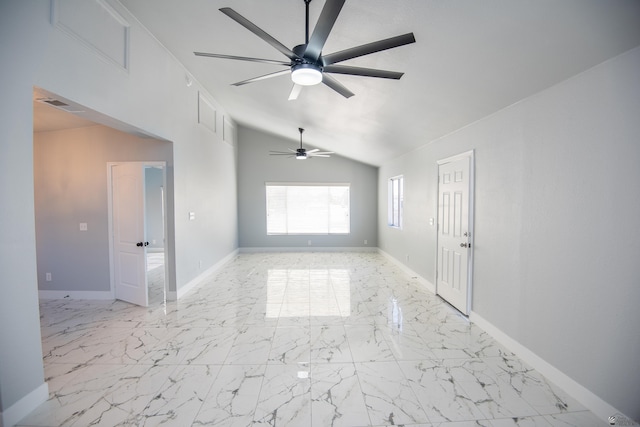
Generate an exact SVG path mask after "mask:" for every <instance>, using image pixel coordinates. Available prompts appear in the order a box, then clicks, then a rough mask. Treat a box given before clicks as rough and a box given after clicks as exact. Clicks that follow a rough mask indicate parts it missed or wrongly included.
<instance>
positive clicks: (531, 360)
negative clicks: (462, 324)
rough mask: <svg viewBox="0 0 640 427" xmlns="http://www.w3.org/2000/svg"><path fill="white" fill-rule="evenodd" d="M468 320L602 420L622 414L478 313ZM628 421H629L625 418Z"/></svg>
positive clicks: (473, 313) (470, 316) (472, 314)
mask: <svg viewBox="0 0 640 427" xmlns="http://www.w3.org/2000/svg"><path fill="white" fill-rule="evenodd" d="M469 320H470V321H471V322H473V323H475V324H476V325H477V326H479V327H480V328H481V329H482V330H484V331H485V332H486V333H488V334H489V335H491V336H492V337H493V338H495V340H496V341H498V342H499V343H500V344H502V345H503V346H505V347H506V348H507V349H509V350H510V351H512V352H514V353H515V354H516V356H518V357H519V358H520V359H522V360H524V361H525V362H526V363H528V364H529V365H531V367H533V368H534V369H535V370H536V371H538V372H540V373H541V374H542V375H544V376H545V377H546V378H548V379H549V380H550V381H551V382H552V383H554V384H556V385H557V386H558V387H560V388H561V389H563V390H564V391H565V392H567V393H568V394H569V395H570V396H571V397H573V398H574V399H576V400H577V401H578V402H580V403H581V404H582V405H583V406H584V407H586V408H587V409H588V410H590V411H591V412H593V413H594V414H595V415H597V416H598V417H600V418H601V419H603V420H604V421H607V422H608V420H609V417H610V416H612V415H616V414H617V415H622V412H620V411H618V410H617V409H616V408H614V407H613V406H611V405H610V404H608V403H607V402H605V401H604V400H602V399H601V398H600V397H598V396H596V395H595V394H594V393H593V392H592V391H590V390H588V389H587V388H585V387H584V386H582V385H581V384H579V383H578V382H576V381H575V380H573V379H572V378H570V377H569V376H568V375H566V374H565V373H563V372H561V371H560V370H559V369H558V368H556V367H555V366H553V365H551V364H550V363H549V362H547V361H546V360H544V359H543V358H541V357H540V356H538V355H537V354H535V353H534V352H533V351H531V350H529V349H528V348H527V347H525V346H524V345H522V344H520V343H519V342H518V341H516V340H514V339H513V338H511V337H510V336H508V335H507V334H505V333H504V332H502V331H501V330H500V329H498V328H497V327H496V326H494V325H493V324H492V323H491V322H489V321H487V320H486V319H484V318H483V317H482V316H480V315H479V314H478V313H476V312H474V311H471V314H470V315H469ZM627 418H628V419H631V418H629V417H627Z"/></svg>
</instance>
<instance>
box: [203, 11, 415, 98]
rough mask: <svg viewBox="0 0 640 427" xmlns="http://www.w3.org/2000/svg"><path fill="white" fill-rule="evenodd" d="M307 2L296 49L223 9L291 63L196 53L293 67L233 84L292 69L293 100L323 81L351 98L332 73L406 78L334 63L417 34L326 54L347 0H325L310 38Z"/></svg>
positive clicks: (403, 41) (395, 44)
mask: <svg viewBox="0 0 640 427" xmlns="http://www.w3.org/2000/svg"><path fill="white" fill-rule="evenodd" d="M303 1H304V3H305V11H306V21H305V43H304V44H301V45H298V46H295V47H294V48H293V49H289V48H288V47H286V46H285V45H283V44H282V43H280V42H279V41H278V40H276V39H275V38H273V37H272V36H271V35H269V34H268V33H267V32H265V31H264V30H262V29H261V28H259V27H258V26H257V25H255V24H254V23H253V22H251V21H249V20H248V19H247V18H245V17H244V16H242V15H240V14H239V13H238V12H236V11H235V10H233V9H231V8H230V7H223V8H221V9H220V12H222V13H224V14H225V15H227V16H228V17H229V18H231V19H233V20H234V21H236V22H237V23H238V24H240V25H242V26H243V27H245V28H246V29H247V30H249V31H251V32H252V33H253V34H255V35H256V36H258V37H259V38H260V39H262V40H263V41H265V42H266V43H268V44H269V45H271V46H272V47H273V48H275V49H276V50H278V51H279V52H280V53H282V54H283V55H284V56H286V57H287V58H288V60H289V62H286V61H282V60H280V61H278V60H273V59H261V58H250V57H246V56H234V55H224V54H216V53H205V52H194V54H195V55H196V56H205V57H209V58H221V59H234V60H239V61H249V62H260V63H264V64H274V65H280V66H286V67H289V69H290V70H283V71H278V72H275V73H269V74H265V75H263V76H259V77H255V78H252V79H248V80H243V81H241V82H238V83H233V85H234V86H241V85H245V84H247V83H254V82H257V81H260V80H266V79H270V78H273V77H278V76H281V75H284V74H287V73H289V72H290V73H291V80H292V81H293V83H294V87H293V90H292V91H291V94H290V95H289V100H294V99H297V97H298V95H299V93H300V86H313V85H317V84H319V83H324V84H325V85H326V86H328V87H329V88H331V89H333V90H334V91H336V92H338V93H339V94H340V95H342V96H344V97H345V98H349V97H351V96H353V95H354V94H353V92H351V91H350V90H349V89H347V88H346V87H344V86H343V85H342V84H341V83H340V82H338V81H337V80H336V79H334V78H333V77H332V76H330V75H329V73H335V74H348V75H352V76H365V77H377V78H382V79H394V80H399V79H400V78H401V77H402V75H403V73H400V72H395V71H387V70H377V69H373V68H364V67H353V66H348V65H334V64H337V63H338V62H342V61H346V60H348V59H353V58H357V57H360V56H365V55H369V54H372V53H375V52H381V51H383V50H388V49H393V48H396V47H400V46H404V45H407V44H410V43H415V41H416V39H415V37H414V36H413V33H407V34H403V35H400V36H395V37H391V38H388V39H384V40H379V41H376V42H372V43H367V44H363V45H361V46H356V47H352V48H349V49H345V50H342V51H340V52H334V53H331V54H327V55H323V54H322V49H323V48H324V44H325V42H326V41H327V39H328V37H329V34H330V33H331V30H332V29H333V26H334V24H335V22H336V20H337V19H338V15H339V14H340V11H341V10H342V7H343V6H344V4H345V0H326V1H325V4H324V7H323V8H322V12H321V13H320V17H319V18H318V22H316V26H315V28H314V30H313V33H312V34H311V37H309V4H310V3H311V0H303Z"/></svg>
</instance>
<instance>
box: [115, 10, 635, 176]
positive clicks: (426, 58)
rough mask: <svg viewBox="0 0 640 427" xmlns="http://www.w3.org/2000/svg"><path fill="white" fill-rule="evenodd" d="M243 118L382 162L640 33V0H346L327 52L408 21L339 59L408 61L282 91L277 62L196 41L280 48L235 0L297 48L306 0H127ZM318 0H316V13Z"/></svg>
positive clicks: (258, 49) (271, 53) (252, 50)
mask: <svg viewBox="0 0 640 427" xmlns="http://www.w3.org/2000/svg"><path fill="white" fill-rule="evenodd" d="M120 1H121V3H122V4H123V5H124V6H125V7H127V8H128V9H129V10H130V11H131V13H133V15H135V16H136V17H137V18H138V19H139V21H140V22H141V23H142V24H143V25H144V26H145V27H147V28H148V29H149V31H150V32H151V33H152V34H153V35H154V36H155V37H156V38H157V39H158V40H159V41H160V42H161V43H162V44H164V45H165V46H166V47H167V49H169V50H170V51H171V52H172V54H173V55H174V56H175V57H176V58H177V59H178V60H179V61H180V62H182V63H183V64H184V65H185V67H186V68H187V70H188V71H189V73H190V74H192V75H193V77H194V78H195V79H196V80H198V81H199V82H200V83H201V84H202V85H203V86H204V87H205V88H207V90H209V91H210V92H211V94H212V95H213V96H214V97H215V99H216V100H217V101H218V102H220V103H221V104H222V105H223V106H224V108H225V109H226V110H227V111H228V112H229V114H231V116H232V117H233V118H234V119H235V120H236V121H238V122H239V123H241V124H243V125H246V126H250V127H254V128H257V129H262V130H264V131H267V132H270V133H274V134H276V135H281V136H282V137H284V138H288V139H291V140H292V141H297V139H298V127H303V128H305V129H306V132H305V134H304V140H305V143H308V144H309V145H313V146H316V147H319V148H321V149H325V150H331V151H336V152H337V153H339V154H341V155H344V156H347V157H351V158H354V159H357V160H360V161H363V162H365V163H369V164H373V165H380V164H381V163H382V162H384V161H385V160H386V159H389V158H393V157H397V156H399V155H402V154H404V153H406V152H408V151H411V150H412V149H414V148H417V147H419V146H421V145H424V144H426V143H428V142H430V141H432V140H434V139H437V138H439V137H441V136H443V135H446V134H448V133H450V132H453V131H455V130H456V129H459V128H461V127H464V126H465V125H468V124H469V123H472V122H474V121H476V120H478V119H481V118H483V117H486V116H488V115H490V114H492V113H494V112H495V111H498V110H500V109H502V108H504V107H506V106H508V105H511V104H513V103H515V102H517V101H519V100H521V99H523V98H526V97H528V96H530V95H533V94H535V93H537V92H539V91H541V90H543V89H545V88H547V87H549V86H552V85H554V84H556V83H558V82H560V81H562V80H565V79H567V78H569V77H571V76H573V75H575V74H578V73H579V72H581V71H583V70H585V69H588V68H590V67H592V66H594V65H596V64H598V63H600V62H602V61H604V60H606V59H608V58H611V57H613V56H615V55H618V54H620V53H622V52H624V51H626V50H629V49H631V48H633V47H635V46H638V45H640V0H535V1H533V0H482V1H478V0H437V1H436V0H347V1H346V4H345V6H344V7H343V9H342V12H341V14H340V16H339V17H338V20H337V22H336V25H335V26H334V28H333V30H332V32H331V34H330V36H329V39H328V41H327V43H326V45H325V47H324V50H323V53H325V54H327V53H332V52H335V51H339V50H343V49H346V48H350V47H353V46H357V45H361V44H364V43H368V42H371V41H376V40H380V39H384V38H388V37H392V36H395V35H400V34H404V33H407V32H413V33H414V34H415V37H416V40H417V42H416V43H414V44H411V45H407V46H403V47H399V48H396V49H391V50H388V51H384V52H379V53H375V54H372V55H369V56H366V57H362V58H357V59H354V60H350V61H345V62H344V63H341V64H343V65H357V66H364V67H372V68H380V69H388V70H393V71H402V72H405V75H404V77H403V78H402V79H401V80H399V81H395V80H386V79H375V78H369V77H354V76H344V75H334V76H335V77H336V79H337V80H338V81H340V82H341V83H342V84H344V85H345V86H347V87H348V88H349V89H350V90H351V91H352V92H354V93H355V96H353V97H351V98H349V99H346V98H343V97H342V96H340V95H339V94H337V93H336V92H334V91H332V90H331V89H329V88H328V87H327V86H325V85H318V86H313V87H308V88H305V89H304V90H303V92H302V94H301V95H300V96H299V98H298V100H296V101H288V100H287V98H288V95H289V92H290V90H291V85H292V84H291V81H290V78H289V77H288V76H281V77H277V78H273V79H270V80H265V81H260V82H255V83H252V84H249V85H244V86H239V87H236V86H231V83H234V82H237V81H240V80H244V79H247V78H252V77H256V76H260V75H263V74H267V73H270V72H273V71H278V70H281V69H282V68H283V67H279V66H276V65H269V64H259V63H251V62H244V61H233V60H224V59H213V58H202V57H196V56H195V55H193V52H194V51H203V52H212V53H220V54H229V55H238V56H250V57H258V58H267V59H277V60H286V57H284V56H283V55H282V54H281V53H279V52H278V51H276V50H275V49H274V48H273V47H271V46H269V45H268V44H267V43H265V42H264V41H262V40H260V39H259V38H258V37H257V36H255V35H254V34H252V33H250V32H249V31H248V30H247V29H245V28H244V27H242V26H240V25H239V24H238V23H236V22H235V21H233V20H231V19H230V18H229V17H227V16H226V15H224V14H222V13H221V12H219V11H218V9H219V8H221V7H225V6H228V7H232V8H233V9H234V10H236V11H237V12H238V13H240V14H241V15H243V16H244V17H246V18H247V19H249V20H250V21H252V22H253V23H254V24H256V25H257V26H259V27H260V28H262V29H263V30H265V31H266V32H267V33H269V34H270V35H272V36H273V37H275V38H276V39H277V40H279V41H280V42H281V43H283V44H284V45H285V46H287V47H289V48H293V47H294V46H295V45H298V44H301V43H303V42H304V1H303V0H260V1H255V0H233V1H232V0H188V1H175V0H120ZM323 5H324V0H313V1H312V2H311V26H312V28H313V26H314V24H315V21H316V20H317V17H318V15H319V13H320V11H321V9H322V7H323Z"/></svg>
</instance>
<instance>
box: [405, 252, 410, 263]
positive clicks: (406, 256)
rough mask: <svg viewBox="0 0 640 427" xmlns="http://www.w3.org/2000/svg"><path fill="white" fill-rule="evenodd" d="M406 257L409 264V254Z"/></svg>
mask: <svg viewBox="0 0 640 427" xmlns="http://www.w3.org/2000/svg"><path fill="white" fill-rule="evenodd" d="M404 257H405V259H406V260H407V262H409V254H406V255H405V256H404Z"/></svg>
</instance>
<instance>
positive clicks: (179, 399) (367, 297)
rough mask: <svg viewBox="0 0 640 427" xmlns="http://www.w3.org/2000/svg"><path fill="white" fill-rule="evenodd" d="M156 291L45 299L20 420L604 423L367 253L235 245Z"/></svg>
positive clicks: (304, 424) (461, 425)
mask: <svg viewBox="0 0 640 427" xmlns="http://www.w3.org/2000/svg"><path fill="white" fill-rule="evenodd" d="M154 301H155V302H154V303H153V304H152V306H150V307H148V308H142V307H137V306H133V305H130V304H127V303H124V302H120V301H115V302H105V301H78V300H75V301H69V300H63V301H61V300H47V301H42V302H41V307H40V310H41V324H42V345H43V357H44V365H45V373H46V380H47V382H48V384H49V390H50V399H49V400H48V401H47V402H45V403H44V404H42V405H41V406H40V407H39V408H38V409H36V410H35V411H34V412H32V413H31V414H30V415H29V416H27V417H26V418H25V419H23V420H22V421H21V423H20V424H19V425H20V426H89V425H92V426H116V425H122V426H156V425H162V426H189V425H192V426H205V425H207V426H281V427H283V426H301V427H308V426H313V427H319V426H323V427H324V426H351V427H356V426H383V425H405V426H414V427H418V426H442V427H445V426H450V427H453V426H456V427H466V426H492V427H502V426H580V427H586V426H604V425H607V424H606V423H605V422H604V421H601V420H599V419H598V418H597V417H596V416H595V415H593V414H592V413H590V412H589V411H587V410H585V408H583V407H582V406H580V404H578V403H577V402H576V401H575V400H573V399H572V398H571V397H569V396H568V395H567V394H566V393H564V392H563V391H562V390H560V389H559V388H557V387H556V386H554V385H553V384H551V383H550V382H549V381H547V380H546V379H545V378H544V377H543V376H541V375H540V374H539V373H537V372H536V371H534V370H532V369H531V368H530V367H528V366H526V365H525V364H524V363H523V362H522V361H521V360H519V359H518V358H517V357H515V356H514V355H513V354H512V353H510V352H509V351H507V350H506V349H505V348H503V347H501V346H500V345H499V344H497V343H496V342H495V341H494V340H493V339H492V338H491V337H489V336H488V335H487V334H486V333H484V332H483V331H482V330H480V329H479V328H478V327H476V326H475V325H473V324H470V323H468V322H467V320H466V319H465V318H463V317H461V316H460V315H459V314H457V312H455V311H454V310H452V309H451V308H450V307H449V306H448V305H446V304H444V303H443V302H441V301H440V300H439V299H438V298H437V297H435V296H434V295H433V294H431V293H430V292H429V291H426V290H425V289H424V288H423V287H422V285H420V284H419V283H418V282H417V281H416V280H415V279H412V278H410V277H407V276H406V275H405V274H404V273H403V272H402V271H401V270H399V269H398V268H397V267H396V266H394V265H393V264H392V263H390V262H389V261H387V260H386V259H385V258H383V257H382V256H380V255H378V254H375V253H284V254H273V253H269V254H241V255H239V256H238V257H237V258H235V259H234V260H233V261H231V262H229V263H228V264H227V265H225V266H224V268H222V269H221V270H220V271H218V272H217V273H216V274H214V275H212V276H210V277H209V278H208V279H207V280H205V281H204V282H203V283H202V285H201V286H199V287H198V288H197V289H194V290H193V291H192V292H191V293H189V294H188V295H187V296H185V297H183V298H182V299H181V300H180V301H173V302H164V301H162V302H160V301H158V300H154Z"/></svg>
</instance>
